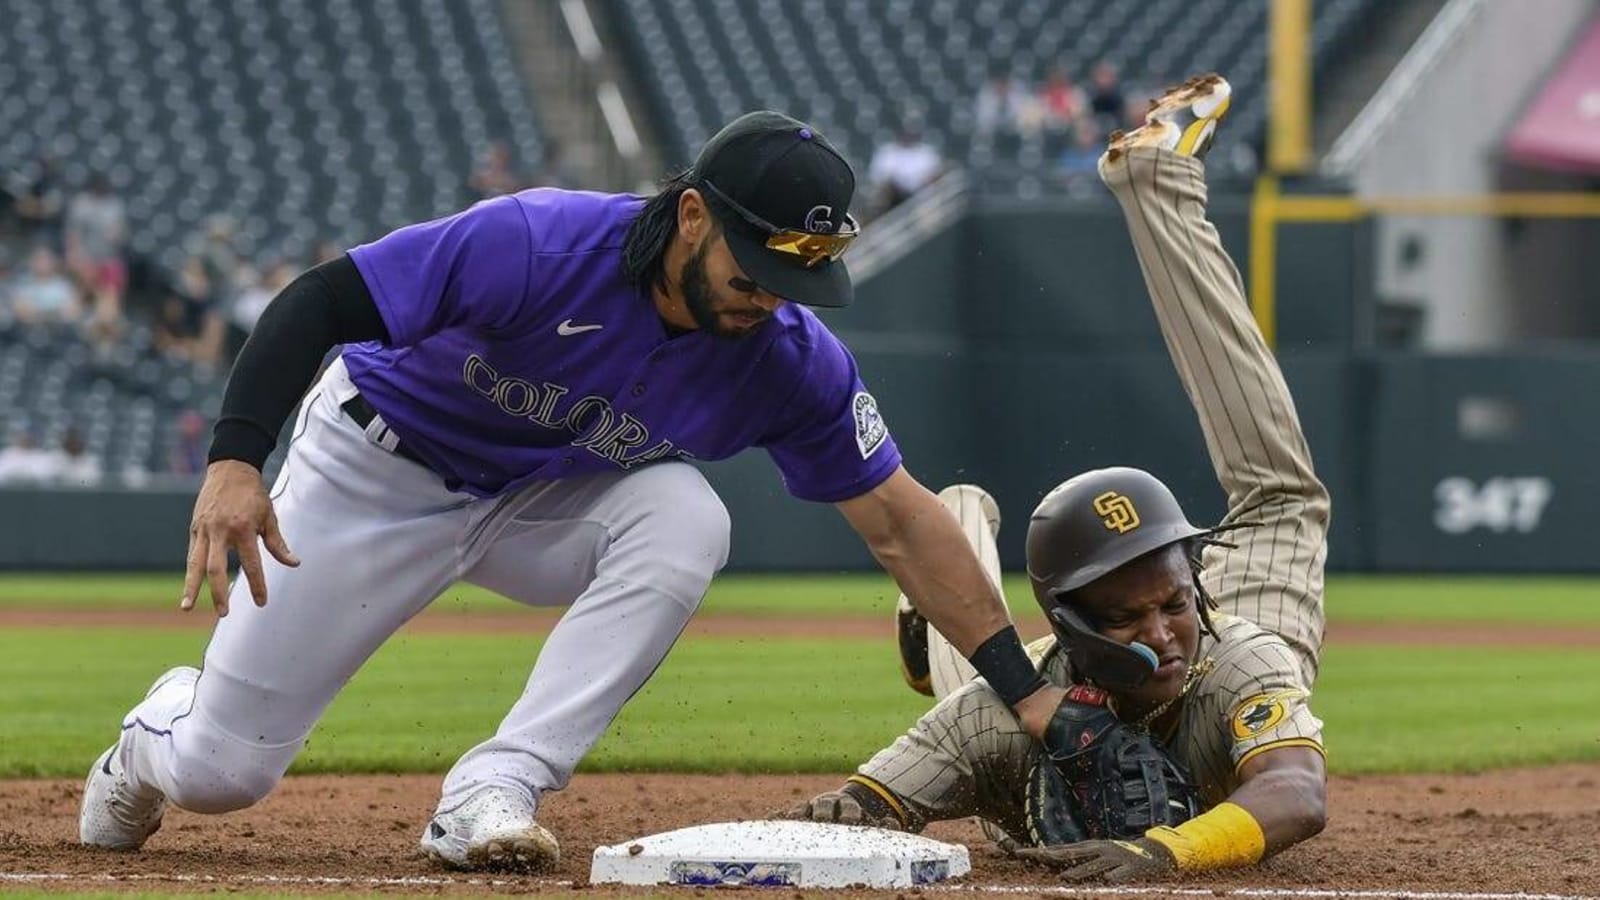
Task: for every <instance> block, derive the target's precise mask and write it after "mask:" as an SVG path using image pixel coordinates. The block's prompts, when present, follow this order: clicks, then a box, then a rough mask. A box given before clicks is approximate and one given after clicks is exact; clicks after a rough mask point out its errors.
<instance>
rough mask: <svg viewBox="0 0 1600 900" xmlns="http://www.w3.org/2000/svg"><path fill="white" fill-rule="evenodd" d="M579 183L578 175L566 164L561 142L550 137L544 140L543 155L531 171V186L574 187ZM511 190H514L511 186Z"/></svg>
mask: <svg viewBox="0 0 1600 900" xmlns="http://www.w3.org/2000/svg"><path fill="white" fill-rule="evenodd" d="M579 185H580V182H579V180H578V176H577V175H576V174H575V173H574V172H573V171H572V167H571V166H569V165H567V160H566V152H565V150H564V149H563V148H562V146H561V142H560V141H557V140H556V139H554V138H550V139H548V140H546V141H545V142H544V157H543V158H542V159H540V160H539V168H538V170H537V171H535V172H534V173H533V180H532V181H531V182H530V186H531V187H553V188H569V189H570V188H575V187H578V186H579ZM513 190H516V189H515V188H513Z"/></svg>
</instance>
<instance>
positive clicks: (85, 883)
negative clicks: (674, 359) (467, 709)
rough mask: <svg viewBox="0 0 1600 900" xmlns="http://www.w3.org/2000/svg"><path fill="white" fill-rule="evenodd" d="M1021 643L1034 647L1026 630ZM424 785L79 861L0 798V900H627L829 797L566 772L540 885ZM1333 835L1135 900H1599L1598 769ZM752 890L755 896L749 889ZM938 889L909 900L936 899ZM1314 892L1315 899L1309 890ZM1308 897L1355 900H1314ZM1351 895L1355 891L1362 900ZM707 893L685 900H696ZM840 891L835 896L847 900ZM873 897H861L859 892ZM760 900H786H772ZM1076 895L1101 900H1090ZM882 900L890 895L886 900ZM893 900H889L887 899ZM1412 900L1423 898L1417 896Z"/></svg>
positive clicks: (986, 876)
mask: <svg viewBox="0 0 1600 900" xmlns="http://www.w3.org/2000/svg"><path fill="white" fill-rule="evenodd" d="M557 618H558V614H557V613H551V612H548V611H537V610H536V611H522V610H514V609H513V610H508V611H505V612H499V611H493V612H481V611H471V612H463V611H440V612H430V613H428V614H425V615H423V616H421V617H419V618H418V619H417V620H415V621H413V622H412V623H411V624H410V625H408V626H407V628H408V629H409V630H413V631H421V632H433V633H468V634H473V633H477V634H481V633H508V632H518V631H520V632H525V633H539V632H542V631H545V630H548V629H549V628H550V627H551V626H552V625H554V623H555V621H556V619H557ZM211 621H212V619H211V618H210V616H208V615H198V614H197V615H189V616H182V615H178V614H176V613H173V614H162V613H157V612H151V611H140V610H126V611H118V610H103V609H85V610H75V609H70V608H68V609H63V608H55V609H37V610H27V609H7V610H0V628H20V627H68V628H75V627H113V628H203V627H209V626H210V624H211ZM1019 625H1020V627H1021V630H1022V631H1023V632H1024V633H1026V634H1030V635H1036V634H1040V633H1043V629H1044V626H1043V624H1042V622H1040V621H1038V620H1037V619H1030V618H1024V619H1022V620H1021V621H1020V622H1019ZM887 626H888V623H887V622H886V621H880V620H878V619H876V618H870V619H864V618H842V617H841V618H804V617H797V616H745V615H720V614H712V615H702V616H700V617H699V618H697V619H696V621H695V622H694V624H693V625H692V626H691V628H690V634H693V635H699V636H719V637H732V638H748V639H752V640H759V639H761V638H762V637H766V636H771V635H783V636H786V637H840V636H859V637H865V638H879V639H884V638H887V634H886V632H887V631H888V628H887ZM1329 640H1330V642H1338V643H1341V644H1429V643H1449V644H1454V645H1473V644H1485V645H1488V644H1492V645H1497V646H1534V647H1573V648H1594V647H1600V630H1596V629H1570V628H1569V629H1549V628H1506V627H1502V626H1498V625H1462V624H1448V625H1432V624H1421V623H1417V624H1386V625H1383V626H1381V627H1379V626H1349V625H1345V626H1336V627H1334V628H1330V633H1329ZM438 782H439V779H438V777H437V776H385V777H373V776H362V777H354V776H315V777H300V778H291V779H289V780H287V781H286V782H285V784H284V785H283V786H282V787H281V788H280V789H279V790H278V792H277V793H276V794H275V795H274V796H273V797H272V798H270V799H269V800H268V801H266V802H265V803H263V804H261V805H260V806H258V807H256V808H254V809H251V810H247V811H245V812H241V813H236V814H233V815H229V816H221V817H211V816H198V815H192V814H188V813H183V812H174V813H172V814H170V815H169V817H168V820H167V822H166V825H165V828H164V829H163V830H162V831H161V832H160V833H159V834H157V835H156V836H155V837H154V838H153V839H152V840H151V842H150V844H149V846H148V847H147V849H146V851H145V852H143V853H140V854H114V853H104V852H96V851H90V850H86V849H84V848H81V847H79V846H77V844H76V833H77V819H76V817H77V808H78V798H79V794H80V791H81V784H80V783H79V782H76V781H59V780H56V781H9V782H8V781H0V890H3V889H5V888H8V887H10V888H15V887H32V888H42V889H46V890H97V891H98V890H139V891H163V892H164V891H204V890H227V891H252V892H270V893H285V892H288V893H344V892H351V893H357V892H359V893H363V894H367V893H373V892H407V893H429V894H457V893H489V892H494V893H541V894H554V893H566V892H570V891H573V890H582V891H583V893H585V894H589V895H599V894H605V895H613V894H621V895H629V896H640V895H643V894H645V893H649V892H643V891H633V892H630V891H625V890H618V889H612V888H605V889H601V888H594V887H590V886H588V885H587V875H588V870H589V858H590V854H591V852H592V851H593V849H594V847H595V846H597V845H599V844H608V843H617V842H621V841H624V840H628V839H630V838H634V837H638V836H641V835H645V834H651V833H655V832H659V831H665V830H669V829H672V828H678V827H682V826H686V825H692V824H700V823H704V822H714V821H725V820H730V819H740V818H758V817H761V816H763V815H765V814H766V813H768V812H769V811H771V810H773V809H775V808H778V807H780V806H784V805H787V804H788V803H790V802H792V801H793V800H794V799H795V798H797V797H801V796H809V795H810V794H812V793H814V792H816V791H819V790H823V789H826V788H829V787H832V786H834V785H836V784H837V782H838V779H837V778H833V777H817V776H740V775H725V776H689V775H580V776H579V777H578V778H577V779H576V780H575V781H574V782H573V784H572V786H571V787H570V788H569V789H568V790H566V791H564V792H562V793H561V794H559V795H555V796H552V797H550V798H548V799H547V802H546V804H545V807H544V809H543V811H542V812H541V816H540V819H541V821H542V822H544V823H545V824H546V825H548V826H549V827H550V828H552V829H553V830H554V831H555V832H556V833H557V835H558V836H559V837H560V838H561V839H562V841H563V853H564V858H563V861H562V864H561V867H560V869H559V871H557V872H555V873H553V874H552V875H550V876H547V877H541V878H528V877H515V876H506V875H489V876H486V875H476V876H470V875H461V874H452V873H448V872H444V871H441V870H439V869H436V868H434V867H432V866H431V865H430V864H428V863H427V862H426V861H425V860H423V859H421V858H420V857H419V856H418V855H417V854H416V850H415V848H416V839H417V837H418V835H419V833H420V830H421V827H422V824H423V823H424V821H425V820H426V818H427V816H428V814H429V812H430V811H431V809H432V805H433V802H434V799H435V797H436V793H435V792H436V791H437V787H438ZM1330 816H1331V824H1330V826H1329V829H1328V831H1327V832H1326V833H1325V834H1323V835H1322V836H1321V837H1319V838H1317V839H1315V840H1313V841H1311V842H1309V843H1308V844H1305V845H1302V846H1300V847H1296V848H1293V849H1291V850H1289V851H1288V852H1286V853H1284V854H1283V855H1281V856H1280V857H1277V858H1274V859H1272V860H1270V861H1269V862H1268V863H1266V864H1265V865H1263V866H1262V867H1260V868H1258V869H1256V870H1252V871H1249V872H1243V873H1234V874H1228V875H1221V876H1213V877H1207V878H1203V879H1197V880H1195V881H1193V882H1189V883H1184V884H1182V885H1172V886H1171V887H1172V888H1173V890H1176V891H1183V892H1184V893H1168V892H1167V891H1164V890H1160V889H1156V890H1153V891H1152V890H1150V889H1146V890H1145V892H1142V893H1139V894H1137V896H1141V897H1157V898H1159V897H1163V896H1166V897H1177V896H1184V897H1194V896H1196V895H1202V896H1203V895H1205V894H1209V893H1211V892H1212V891H1213V890H1214V891H1215V892H1216V893H1217V894H1219V895H1225V894H1229V893H1235V894H1239V895H1243V896H1266V897H1283V896H1291V895H1294V894H1295V893H1297V892H1302V893H1301V895H1302V896H1310V897H1319V898H1321V897H1329V898H1331V897H1341V896H1346V897H1351V898H1361V900H1375V898H1379V897H1391V896H1397V895H1399V894H1400V893H1401V892H1405V891H1423V892H1436V893H1437V892H1445V893H1444V895H1442V896H1438V897H1433V898H1421V900H1455V898H1462V900H1466V898H1476V900H1505V898H1504V897H1500V898H1494V897H1492V896H1491V895H1494V894H1502V895H1503V894H1506V893H1513V892H1521V893H1531V894H1543V895H1546V897H1545V900H1558V898H1577V897H1584V898H1593V900H1600V858H1597V848H1600V843H1597V838H1596V835H1600V764H1594V765H1568V766H1559V767H1550V768H1542V769H1530V770H1512V771H1501V772H1494V773H1488V774H1482V775H1455V776H1444V775H1429V776H1364V777H1347V778H1345V777H1342V778H1335V779H1333V781H1332V783H1331V785H1330ZM929 833H930V834H932V835H933V836H935V837H939V838H942V839H946V840H954V841H959V842H962V843H966V844H968V845H969V846H970V847H971V848H972V851H973V866H974V871H973V873H972V874H971V875H970V876H968V877H966V878H965V879H962V880H961V882H960V885H961V887H962V888H963V889H965V890H972V891H993V892H1004V893H1023V894H1028V895H1031V896H1051V895H1054V894H1053V892H1059V891H1061V890H1062V888H1061V886H1060V882H1059V881H1057V880H1056V879H1055V878H1053V877H1052V876H1051V875H1050V874H1049V873H1046V872H1041V871H1037V870H1033V869H1030V868H1027V867H1025V866H1022V865H1020V864H1018V863H1016V862H1014V861H1012V860H1009V859H1006V858H1005V857H1003V856H1001V855H999V854H998V853H997V852H996V851H994V850H993V849H992V847H990V845H989V844H988V843H987V842H986V841H985V840H984V839H983V838H982V837H981V835H980V833H979V832H978V830H977V829H976V828H975V827H974V826H973V825H972V824H971V823H967V822H955V823H941V824H937V825H935V826H934V827H933V828H931V829H930V832H929ZM747 890H751V889H747ZM934 892H936V891H935V890H932V889H930V890H927V891H923V892H906V893H934ZM1303 892H1310V893H1303ZM1318 892H1352V893H1347V894H1341V893H1318ZM1364 892H1365V893H1364ZM703 893H704V892H703V891H695V894H696V895H697V896H699V895H703ZM847 893H848V892H847ZM865 893H867V894H868V895H871V894H870V892H865ZM770 895H771V896H779V895H781V896H785V897H789V896H793V894H792V892H776V891H775V892H771V894H770ZM1075 895H1078V896H1105V897H1109V896H1115V894H1112V893H1108V892H1106V891H1104V890H1099V891H1079V892H1075ZM877 896H884V897H888V896H891V895H890V894H888V893H884V894H881V895H877ZM900 896H902V897H903V895H900ZM1412 900H1418V898H1415V897H1414V896H1413V897H1412Z"/></svg>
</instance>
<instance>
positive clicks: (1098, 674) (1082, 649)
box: [1048, 599, 1161, 691]
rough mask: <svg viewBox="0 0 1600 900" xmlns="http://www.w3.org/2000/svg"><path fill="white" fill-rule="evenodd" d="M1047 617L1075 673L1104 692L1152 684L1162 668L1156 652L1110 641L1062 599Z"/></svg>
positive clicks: (1145, 647)
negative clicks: (1153, 677) (1085, 677)
mask: <svg viewBox="0 0 1600 900" xmlns="http://www.w3.org/2000/svg"><path fill="white" fill-rule="evenodd" d="M1048 615H1049V617H1050V622H1051V624H1053V625H1054V626H1055V628H1056V633H1057V635H1059V636H1060V638H1061V641H1062V643H1063V644H1065V645H1066V648H1067V654H1068V656H1069V657H1070V658H1071V660H1072V668H1073V670H1074V671H1077V672H1081V673H1083V674H1084V675H1087V676H1089V677H1091V678H1093V679H1094V680H1095V683H1096V684H1098V685H1100V686H1101V687H1103V688H1106V689H1108V690H1114V691H1128V690H1133V689H1134V688H1137V687H1139V686H1140V685H1142V684H1144V683H1145V682H1146V681H1149V680H1150V676H1152V675H1154V674H1155V671H1156V668H1157V667H1158V666H1159V665H1160V664H1161V660H1160V658H1159V657H1157V656H1156V652H1155V651H1154V650H1152V649H1150V648H1149V647H1147V646H1145V645H1144V644H1141V643H1139V642H1137V641H1135V642H1134V643H1131V644H1119V643H1117V642H1116V641H1113V640H1111V639H1110V638H1108V637H1106V636H1105V635H1103V634H1101V633H1100V632H1099V631H1097V630H1095V628H1094V626H1092V625H1090V624H1089V621H1088V620H1087V619H1085V618H1084V617H1083V615H1082V614H1081V613H1079V612H1078V611H1077V610H1075V609H1073V608H1072V606H1071V605H1070V604H1067V603H1064V602H1062V601H1061V600H1059V599H1058V600H1057V601H1056V603H1055V604H1054V605H1052V606H1051V607H1050V610H1049V613H1048Z"/></svg>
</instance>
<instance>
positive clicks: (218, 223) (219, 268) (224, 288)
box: [194, 214, 244, 297]
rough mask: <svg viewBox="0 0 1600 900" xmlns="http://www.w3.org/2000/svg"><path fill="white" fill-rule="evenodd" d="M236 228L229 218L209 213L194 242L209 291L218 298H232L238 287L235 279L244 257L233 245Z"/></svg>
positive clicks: (195, 251)
mask: <svg viewBox="0 0 1600 900" xmlns="http://www.w3.org/2000/svg"><path fill="white" fill-rule="evenodd" d="M236 230H237V229H236V228H235V226H234V222H233V219H232V218H231V217H229V216H225V215H220V214H219V215H213V216H208V217H207V218H206V222H205V230H204V232H203V233H202V234H201V235H200V239H199V240H198V241H196V242H195V245H194V254H195V255H196V256H198V257H199V258H200V262H201V264H202V265H203V266H205V270H206V278H208V279H210V281H211V285H212V293H213V294H215V295H216V296H218V297H232V296H233V295H234V293H235V292H236V290H237V289H238V285H236V284H235V278H236V276H237V273H238V270H239V266H240V265H241V264H242V263H243V262H244V257H243V254H241V253H240V252H239V249H238V247H237V246H235V240H234V235H235V232H236Z"/></svg>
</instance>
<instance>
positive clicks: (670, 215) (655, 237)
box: [622, 169, 692, 290]
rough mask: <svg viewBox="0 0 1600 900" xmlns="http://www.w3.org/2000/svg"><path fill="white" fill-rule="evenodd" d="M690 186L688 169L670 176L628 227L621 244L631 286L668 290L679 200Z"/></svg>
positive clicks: (676, 231)
mask: <svg viewBox="0 0 1600 900" xmlns="http://www.w3.org/2000/svg"><path fill="white" fill-rule="evenodd" d="M691 186H692V181H691V179H690V170H689V169H685V170H683V171H682V172H679V173H677V174H676V175H671V176H669V177H667V178H666V179H665V180H664V181H662V182H661V185H660V188H661V189H660V190H659V191H657V192H656V193H655V194H654V195H653V196H651V197H650V198H649V199H648V200H646V201H645V203H644V209H642V210H640V212H639V217H638V218H637V219H634V220H633V223H632V224H631V225H629V226H628V234H627V237H626V238H624V239H623V243H622V268H623V271H624V272H625V273H626V274H627V278H628V283H629V284H633V285H637V286H640V287H650V288H657V287H659V288H661V289H663V290H665V289H666V286H667V267H666V262H667V247H668V245H670V244H671V243H672V236H673V235H674V234H677V233H678V200H679V199H680V198H681V197H683V192H684V191H686V190H688V189H689V188H690V187H691Z"/></svg>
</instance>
